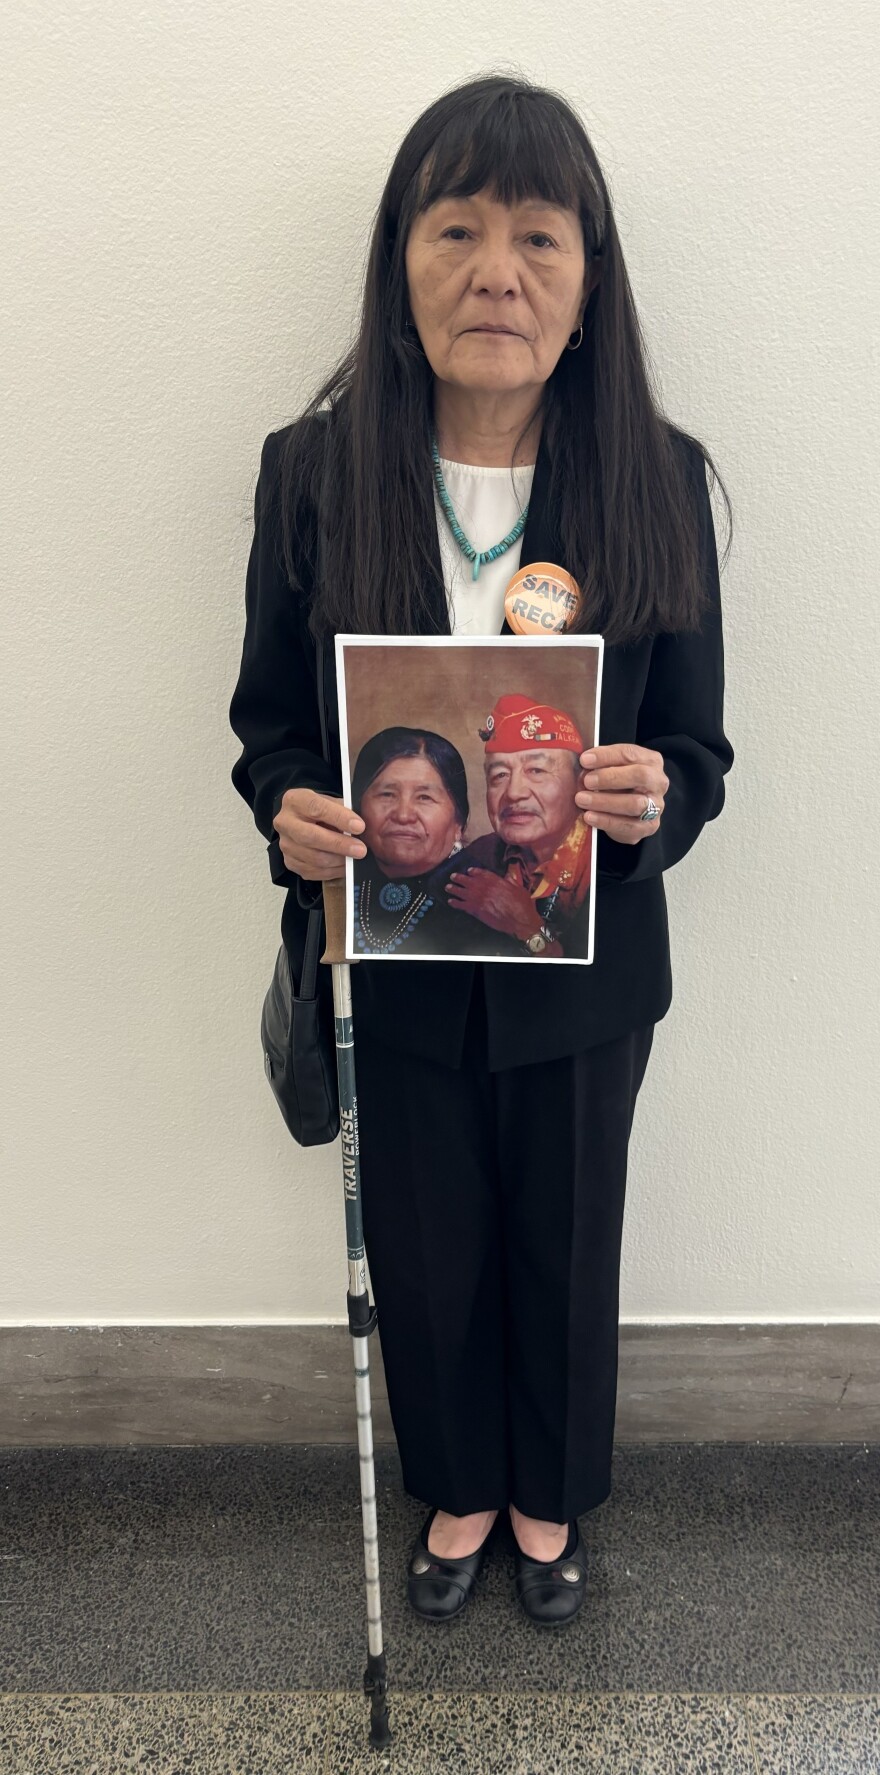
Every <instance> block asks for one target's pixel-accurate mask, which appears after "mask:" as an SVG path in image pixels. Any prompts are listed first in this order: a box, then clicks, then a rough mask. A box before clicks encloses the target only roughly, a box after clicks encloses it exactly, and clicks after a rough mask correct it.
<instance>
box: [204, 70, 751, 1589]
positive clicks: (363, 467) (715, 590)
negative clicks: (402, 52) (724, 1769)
mask: <svg viewBox="0 0 880 1775" xmlns="http://www.w3.org/2000/svg"><path fill="white" fill-rule="evenodd" d="M707 462H708V463H709V465H710V467H712V468H713V469H714V464H712V462H711V457H709V456H708V453H707V452H706V451H705V450H704V449H703V448H702V446H701V445H700V444H698V443H697V442H696V440H694V439H693V438H691V437H690V436H689V435H688V434H686V433H684V432H682V431H680V430H678V429H677V428H676V427H674V426H673V425H672V424H671V423H670V422H668V421H667V420H666V419H664V417H663V416H662V415H661V414H660V412H659V411H658V409H657V406H656V403H655V400H654V397H653V395H652V392H651V388H650V385H649V380H648V376H647V373H646V369H645V363H644V357H643V350H642V344H641V338H640V332H639V324H638V319H637V315H636V312H635V307H634V303H633V298H632V292H631V289H630V285H629V280H628V277H627V273H626V268H625V265H624V261H623V255H622V251H621V246H620V241H619V237H618V234H617V229H616V227H615V223H614V217H613V215H612V211H611V206H610V202H609V198H608V193H607V190H606V186H605V181H604V179H603V176H602V172H601V168H600V167H599V164H598V161H597V159H596V156H595V153H594V151H593V148H592V146H591V144H590V142H589V139H588V138H587V136H586V134H585V132H584V130H583V127H582V125H581V123H580V121H579V119H578V118H577V116H576V115H575V113H574V112H573V111H572V109H571V108H570V107H569V106H568V105H567V104H566V103H565V102H564V101H563V100H562V99H561V98H559V97H558V96H556V95H555V94H553V93H551V92H548V91H546V90H545V89H543V88H540V87H535V86H532V85H531V84H529V83H528V82H525V81H521V80H514V79H508V78H506V77H490V78H486V79H480V80H476V81H473V82H470V83H468V84H466V85H464V86H461V87H459V88H457V89H456V90H454V91H452V92H450V93H447V94H445V95H444V96H443V97H441V98H440V99H438V100H437V102H436V103H435V104H433V105H431V106H430V107H429V108H428V110H427V111H425V113H424V114H423V115H422V116H421V117H419V118H418V119H417V121H416V122H415V124H414V125H413V126H412V128H411V129H410V131H409V133H408V134H407V136H406V137H405V139H404V141H403V143H402V144H401V147H400V149H399V150H398V153H397V156H396V158H395V160H394V163H393V166H392V168H391V172H390V174H389V176H388V180H387V183H386V187H385V190H384V193H383V196H382V200H381V204H380V207H379V213H378V217H377V220H376V224H375V228H374V231H373V237H372V244H371V248H370V255H369V263H368V268H367V275H366V285H365V296H364V304H363V313H362V318H361V324H360V330H359V334H358V338H357V340H356V342H355V344H354V345H353V347H352V349H351V351H350V352H349V353H348V355H347V356H346V358H345V359H344V360H343V362H342V363H341V365H340V366H339V368H338V369H337V371H335V372H334V374H333V375H332V376H331V377H330V378H329V379H328V380H327V381H326V382H325V383H324V385H323V387H321V388H320V389H319V390H318V392H317V394H316V395H315V397H314V399H313V400H312V401H311V402H310V403H309V405H308V407H307V408H306V409H305V411H304V413H303V414H302V415H301V416H300V418H299V419H298V420H297V421H296V422H295V423H294V424H292V425H289V426H285V427H284V428H282V429H281V430H280V431H278V432H274V433H270V434H269V436H268V437H267V438H266V441H265V443H264V445H263V451H262V458H261V464H260V477H259V483H258V488H257V495H256V501H255V534H254V540H253V546H252V550H251V557H250V562H249V565H248V576H247V592H246V618H247V620H246V630H245V639H244V648H243V654H242V662H241V673H240V676H239V680H238V683H237V686H236V689H235V693H234V696H233V699H232V705H231V710H230V719H231V723H232V727H233V729H234V731H235V733H236V734H237V735H238V737H239V739H240V741H241V743H242V746H243V750H242V753H241V756H240V758H239V760H238V762H237V763H236V765H235V767H234V769H233V773H232V778H233V782H234V784H235V787H236V788H237V789H238V791H239V792H240V793H241V794H242V795H243V796H244V798H245V800H246V801H247V802H248V803H249V805H250V806H251V808H252V809H253V813H254V818H255V820H256V824H257V826H258V828H259V830H260V831H261V832H262V834H263V836H264V837H265V838H266V839H267V840H268V843H269V854H270V866H271V870H272V876H273V879H274V880H275V881H277V882H279V883H280V884H282V885H283V886H285V887H286V888H287V889H288V892H287V896H286V902H285V909H284V915H283V919H282V932H283V934H284V940H285V942H286V943H287V944H288V947H289V948H290V949H291V953H292V954H293V953H295V951H296V947H297V934H298V929H299V925H300V922H301V920H302V918H303V917H304V908H307V907H308V906H310V905H312V904H313V903H314V902H315V901H316V900H317V899H318V898H320V894H321V891H322V885H321V884H322V883H323V882H324V881H327V880H333V879H336V878H337V877H339V876H341V875H342V873H343V870H344V859H345V857H346V855H348V856H352V857H363V856H364V854H365V846H364V845H363V843H362V842H361V840H360V838H359V837H358V834H359V833H360V832H361V831H362V830H363V822H362V821H361V820H360V819H359V818H358V816H357V815H356V813H355V812H354V811H353V810H351V809H348V808H346V807H344V806H343V805H342V803H341V801H340V800H339V796H340V793H341V771H340V763H339V736H338V719H337V712H336V701H335V692H334V686H333V682H332V673H331V671H330V670H329V668H328V670H327V671H326V672H325V673H324V680H325V681H324V682H323V683H322V684H321V685H318V684H317V683H316V671H315V660H316V650H315V636H316V635H317V634H320V633H323V634H325V635H328V634H332V633H333V632H334V631H341V630H348V631H356V632H364V633H371V634H411V633H421V634H448V633H450V632H455V633H456V634H458V633H464V634H472V635H479V634H498V633H499V632H509V631H508V630H507V624H506V622H505V620H504V590H505V587H506V585H507V583H508V581H509V579H510V577H511V576H512V574H513V573H514V572H515V571H516V569H517V568H518V566H519V565H520V564H522V565H526V564H528V563H529V562H532V561H550V562H555V563H557V564H558V565H560V566H562V567H564V568H566V569H567V570H568V571H569V572H570V573H571V574H572V575H573V577H574V579H575V581H576V582H577V584H578V585H579V587H580V588H581V592H582V599H581V603H580V608H579V610H578V612H577V614H576V616H575V618H574V620H573V621H572V622H571V623H570V625H569V626H570V627H571V628H572V629H573V630H575V631H587V632H591V633H595V632H601V633H602V634H603V635H604V637H605V660H604V670H603V693H602V712H601V721H602V734H603V744H602V745H601V746H600V747H599V748H598V749H597V750H596V751H595V752H593V753H585V754H584V755H583V756H582V758H581V761H580V762H581V765H582V767H583V770H584V778H583V788H582V789H581V790H580V791H579V793H578V797H577V801H578V805H579V806H580V807H581V809H582V810H583V817H584V819H585V820H586V821H587V822H588V823H589V824H590V825H591V826H595V827H596V828H597V829H598V840H597V875H596V910H595V951H596V953H595V961H594V962H593V964H592V965H591V966H590V967H589V968H584V967H575V966H572V967H555V968H541V967H536V968H532V967H529V966H523V965H522V964H505V963H504V962H489V963H486V964H482V963H470V962H460V963H458V962H451V963H431V964H426V963H424V962H413V963H408V962H406V961H404V960H400V961H396V962H395V963H394V964H393V965H386V964H385V963H382V964H379V965H376V964H373V965H371V964H370V962H369V960H366V961H364V962H363V963H362V964H359V965H358V966H357V967H356V968H354V969H353V971H352V988H353V994H354V1012H355V1019H356V1027H357V1031H358V1108H359V1117H360V1132H361V1163H362V1192H363V1210H364V1224H365V1240H366V1250H367V1257H368V1260H369V1265H370V1273H371V1277H372V1281H373V1286H374V1291H375V1298H376V1304H377V1307H378V1312H379V1321H380V1325H381V1330H382V1351H383V1357H384V1363H385V1371H386V1377H387V1382H388V1391H389V1400H390V1405H391V1412H392V1418H393V1422H394V1427H395V1431H396V1434H397V1440H398V1447H399V1451H400V1456H401V1462H402V1469H403V1478H404V1483H405V1486H406V1488H407V1490H408V1491H410V1492H411V1493H412V1494H413V1495H415V1496H416V1497H418V1498H421V1499H422V1500H424V1501H426V1502H429V1503H430V1504H431V1510H430V1513H429V1515H428V1517H427V1519H426V1521H425V1523H424V1525H423V1527H422V1530H421V1533H420V1535H419V1537H418V1540H417V1543H416V1546H415V1548H414V1550H413V1554H412V1557H411V1560H410V1563H409V1569H408V1588H409V1596H410V1600H411V1602H412V1604H413V1606H414V1607H415V1608H416V1609H417V1610H418V1611H419V1612H420V1613H422V1614H423V1615H426V1616H429V1617H431V1618H433V1619H441V1618H447V1617H448V1616H450V1615H452V1614H454V1613H456V1612H457V1611H458V1609H459V1608H461V1607H462V1606H464V1603H465V1602H466V1600H467V1597H468V1595H469V1593H470V1591H471V1590H472V1588H473V1584H474V1581H475V1578H476V1575H477V1573H478V1571H479V1569H480V1566H481V1564H482V1561H483V1559H484V1557H485V1552H486V1548H487V1545H488V1542H489V1540H490V1538H491V1533H492V1528H493V1525H494V1523H495V1521H496V1519H497V1518H498V1515H499V1513H500V1512H506V1511H509V1513H510V1519H511V1524H512V1528H513V1533H514V1537H515V1542H516V1584H517V1594H518V1595H519V1597H520V1601H521V1603H522V1605H523V1607H524V1609H525V1610H526V1612H527V1613H528V1614H529V1615H530V1617H531V1618H532V1619H534V1620H536V1621H539V1622H544V1623H555V1624H558V1623H561V1622H563V1621H567V1620H570V1619H571V1618H572V1616H573V1615H574V1614H575V1613H576V1612H577V1610H578V1608H579V1607H580V1605H581V1603H582V1601H583V1596H584V1589H585V1583H586V1564H585V1556H584V1550H583V1544H582V1541H581V1538H580V1532H579V1527H578V1520H577V1519H578V1517H579V1516H581V1515H583V1514H584V1513H585V1512H587V1511H589V1510H592V1509H594V1508H595V1507H596V1506H597V1505H598V1504H600V1503H602V1501H603V1500H604V1499H605V1498H606V1497H607V1496H608V1493H609V1491H610V1486H611V1476H610V1470H611V1456H612V1443H613V1429H614V1416H615V1405H616V1385H617V1333H618V1283H619V1266H620V1248H621V1236H622V1223H623V1208H624V1193H625V1182H626V1163H627V1148H628V1141H629V1135H630V1130H631V1126H632V1119H633V1112H634V1109H635V1103H636V1097H637V1094H638V1091H639V1088H640V1085H641V1082H642V1078H643V1076H644V1072H645V1068H646V1066H647V1062H648V1056H649V1053H650V1049H651V1043H652V1040H653V1034H654V1026H655V1024H656V1022H657V1021H658V1020H659V1019H660V1018H662V1017H663V1016H665V1014H666V1012H667V1010H668V1009H669V1005H670V1002H671V991H672V986H671V972H670V959H669V941H668V926H667V917H666V904H665V894H664V888H663V874H664V871H665V870H667V869H669V868H672V867H673V866H674V865H675V864H676V863H678V862H679V861H680V860H681V858H682V857H684V856H685V855H686V853H687V852H688V851H689V850H690V849H691V847H692V846H693V844H694V842H695V841H696V839H697V837H698V836H699V834H700V832H701V830H702V828H703V826H704V824H705V823H706V822H707V821H709V820H712V819H715V818H716V816H717V815H718V814H719V813H720V811H721V808H722V806H723V803H724V776H725V774H726V773H727V771H729V769H730V767H731V764H732V762H733V750H732V747H731V745H730V743H729V741H728V739H727V737H726V735H725V733H724V729H723V693H724V665H723V644H722V624H721V604H720V594H719V578H718V562H717V555H716V549H715V536H714V529H713V524H712V514H711V507H710V503H709V495H708V490H707V484H706V472H705V468H706V463H707ZM725 498H726V495H725ZM319 513H320V516H319ZM319 532H320V551H319V548H318V542H319ZM319 553H320V561H321V568H320V571H318V569H317V565H316V563H317V560H318V555H319ZM328 652H332V650H329V649H327V648H325V649H324V652H323V657H324V658H325V659H326V657H327V654H328ZM321 697H323V698H324V700H325V705H326V709H327V715H328V724H329V734H330V750H331V759H330V762H329V763H325V762H324V760H323V757H322V749H321V737H320V736H321V719H320V712H319V708H320V705H319V698H321ZM326 972H329V970H326ZM327 984H328V987H329V982H328V983H327Z"/></svg>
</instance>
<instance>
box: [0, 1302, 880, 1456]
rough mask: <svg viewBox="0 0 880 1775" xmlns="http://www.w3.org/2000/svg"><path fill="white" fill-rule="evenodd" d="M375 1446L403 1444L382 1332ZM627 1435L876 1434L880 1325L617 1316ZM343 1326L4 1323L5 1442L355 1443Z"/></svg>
mask: <svg viewBox="0 0 880 1775" xmlns="http://www.w3.org/2000/svg"><path fill="white" fill-rule="evenodd" d="M370 1361H371V1373H372V1392H373V1423H374V1435H375V1438H376V1441H377V1442H388V1441H393V1440H394V1432H393V1429H392V1425H391V1420H390V1417H389V1413H388V1401H387V1396H386V1392H385V1381H384V1375H383V1371H382V1355H381V1347H380V1344H379V1340H378V1337H376V1336H374V1337H372V1338H371V1339H370ZM615 1435H616V1440H617V1441H618V1442H630V1443H633V1442H636V1443H637V1442H650V1443H657V1442H755V1441H759V1442H795V1443H831V1442H858V1443H861V1442H875V1443H876V1442H878V1441H880V1324H868V1325H846V1324H829V1325H774V1324H763V1325H690V1324H682V1325H622V1326H621V1328H620V1363H619V1374H618V1407H617V1419H616V1426H615ZM354 1440H355V1416H354V1384H353V1377H352V1352H351V1340H350V1338H349V1334H348V1331H347V1329H346V1328H345V1327H342V1326H334V1325H246V1326H225V1325H218V1326H175V1325H169V1326H130V1325H125V1326H107V1327H96V1326H49V1327H46V1326H43V1327H36V1328H33V1329H28V1328H27V1327H18V1326H16V1327H9V1328H6V1329H2V1328H0V1447H4V1448H20V1447H56V1446H66V1447H69V1446H71V1445H83V1446H86V1445H94V1444H98V1445H104V1446H126V1447H128V1446H131V1445H133V1444H157V1445H163V1444H168V1445H181V1444H186V1445H192V1444H195V1445H204V1444H208V1443H259V1442H281V1443H284V1442H312V1443H314V1442H353V1441H354Z"/></svg>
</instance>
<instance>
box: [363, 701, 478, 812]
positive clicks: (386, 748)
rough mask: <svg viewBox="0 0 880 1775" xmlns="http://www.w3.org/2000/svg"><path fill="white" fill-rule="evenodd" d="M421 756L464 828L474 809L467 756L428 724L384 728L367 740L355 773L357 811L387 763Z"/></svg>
mask: <svg viewBox="0 0 880 1775" xmlns="http://www.w3.org/2000/svg"><path fill="white" fill-rule="evenodd" d="M421 757H424V758H427V760H428V762H429V764H433V766H434V769H435V770H436V771H437V773H438V775H439V777H440V778H441V780H442V783H443V787H444V789H445V790H446V793H447V795H448V796H449V799H450V801H451V802H452V805H453V807H454V808H455V817H456V819H457V820H458V823H459V825H460V826H461V829H462V831H464V828H465V826H466V825H467V823H468V820H469V818H470V811H471V810H470V803H469V801H468V786H467V771H466V770H465V767H464V759H463V758H462V755H461V753H460V752H459V751H458V749H457V747H455V746H454V745H453V744H452V741H451V740H445V739H444V738H443V735H442V734H440V733H432V732H431V730H430V728H428V727H383V728H382V731H381V733H374V734H372V735H371V736H370V738H369V739H368V740H366V741H365V743H364V744H363V745H362V746H361V749H360V751H359V753H358V755H357V762H356V764H355V767H354V770H353V771H352V776H351V801H352V806H353V808H354V810H355V812H356V813H360V811H361V796H362V795H363V794H364V793H365V791H366V790H367V789H369V787H370V784H371V783H374V782H375V780H376V778H377V776H378V775H379V772H380V771H381V770H384V769H385V766H386V764H391V763H392V761H393V760H394V759H395V758H421Z"/></svg>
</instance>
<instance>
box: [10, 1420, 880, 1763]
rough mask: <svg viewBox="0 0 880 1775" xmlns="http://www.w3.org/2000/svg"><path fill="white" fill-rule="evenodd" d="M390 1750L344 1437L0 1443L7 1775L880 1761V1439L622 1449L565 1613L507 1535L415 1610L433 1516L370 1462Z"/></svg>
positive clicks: (380, 1463)
mask: <svg viewBox="0 0 880 1775" xmlns="http://www.w3.org/2000/svg"><path fill="white" fill-rule="evenodd" d="M377 1479H378V1494H379V1516H380V1536H381V1557H382V1578H383V1613H384V1619H385V1633H386V1646H387V1653H388V1664H389V1683H390V1712H391V1721H392V1727H393V1729H394V1743H393V1747H392V1750H391V1752H390V1753H389V1754H388V1756H387V1757H386V1756H383V1755H376V1754H375V1753H370V1752H369V1751H368V1750H367V1749H366V1719H367V1715H366V1704H365V1702H364V1698H363V1695H362V1693H361V1680H362V1673H363V1665H364V1653H365V1649H366V1639H365V1623H364V1603H363V1563H362V1548H361V1541H360V1510H359V1502H358V1480H357V1453H356V1450H354V1449H353V1448H350V1447H332V1446H331V1447H327V1446H325V1447H321V1448H303V1447H284V1446H278V1445H273V1446H266V1445H260V1446H257V1447H228V1448H222V1447H221V1448H218V1447H208V1448H204V1447H203V1448H197V1449H186V1448H155V1449H146V1448H136V1449H88V1448H79V1449H70V1450H65V1449H17V1450H9V1451H6V1452H3V1453H0V1687H2V1689H3V1690H4V1691H5V1694H3V1695H0V1771H2V1775H56V1771H59V1772H60V1771H65V1772H69V1775H73V1772H74V1771H75V1772H76V1775H80V1772H82V1775H128V1771H129V1770H131V1771H134V1770H143V1769H145V1768H149V1769H150V1771H151V1775H158V1772H161V1775H178V1772H180V1775H183V1772H184V1771H186V1775H209V1772H210V1775H227V1772H229V1775H231V1772H232V1771H235V1775H269V1772H270V1771H271V1772H272V1775H276V1772H280V1771H300V1770H302V1771H304V1772H306V1771H313V1770H314V1771H321V1775H348V1772H349V1771H350V1772H351V1775H358V1772H359V1771H361V1770H362V1769H363V1770H366V1769H371V1770H377V1769H381V1768H382V1767H383V1766H387V1767H388V1768H389V1769H393V1770H396V1771H400V1772H401V1775H404V1772H405V1775H410V1772H413V1775H415V1772H416V1771H419V1772H420V1775H421V1772H425V1775H433V1771H435V1770H437V1771H445V1770H447V1769H448V1770H455V1771H462V1772H464V1775H466V1772H468V1771H471V1770H473V1771H474V1772H475V1775H476V1772H477V1771H479V1772H480V1775H484V1772H485V1771H495V1770H499V1771H500V1770H502V1769H503V1770H504V1771H505V1775H555V1772H556V1771H563V1770H564V1771H578V1772H579V1775H581V1772H582V1775H593V1772H594V1771H595V1772H596V1775H599V1772H600V1771H601V1772H602V1775H605V1771H610V1770H612V1769H613V1770H614V1771H615V1775H622V1772H625V1775H630V1772H636V1771H639V1772H642V1771H643V1772H644V1775H673V1771H674V1775H690V1772H691V1771H698V1770H699V1771H707V1772H711V1775H716V1772H717V1775H728V1772H729V1775H739V1772H740V1771H743V1772H746V1771H748V1772H749V1775H754V1772H755V1771H756V1770H759V1771H762V1772H763V1771H767V1775H782V1772H783V1771H785V1772H786V1775H789V1772H790V1775H813V1771H815V1772H816V1775H820V1772H821V1775H837V1772H838V1771H841V1772H842V1771H844V1770H845V1771H847V1775H863V1772H873V1775H880V1582H878V1580H880V1450H876V1449H873V1448H871V1449H869V1448H866V1447H864V1446H859V1445H839V1446H836V1447H834V1446H832V1447H828V1446H823V1447H816V1448H798V1447H793V1446H791V1445H784V1446H782V1445H770V1446H766V1445H764V1446H762V1445H730V1444H702V1445H701V1444H682V1445H678V1446H676V1445H669V1444H666V1445H663V1446H661V1447H656V1448H650V1447H644V1446H640V1447H628V1446H624V1447H619V1448H618V1449H617V1451H616V1453H615V1465H614V1485H613V1491H612V1494H611V1497H610V1498H609V1499H608V1500H607V1502H606V1503H605V1504H603V1505H602V1506H601V1508H600V1509H599V1510H597V1511H594V1512H592V1513H591V1514H590V1515H589V1516H586V1517H584V1518H583V1519H582V1528H583V1532H584V1540H585V1544H586V1547H587V1553H588V1558H589V1561H590V1567H591V1574H592V1577H591V1586H590V1590H589V1594H588V1599H587V1602H586V1604H585V1607H584V1609H583V1611H582V1613H581V1615H580V1616H579V1617H578V1619H577V1621H576V1622H574V1623H573V1624H572V1626H571V1627H570V1628H567V1629H565V1630H564V1632H562V1633H557V1634H548V1633H546V1632H542V1631H541V1630H540V1629H538V1628H535V1627H533V1626H532V1625H531V1623H530V1622H528V1621H527V1620H526V1619H525V1618H524V1617H523V1616H522V1615H521V1614H520V1613H519V1611H518V1609H517V1606H516V1603H515V1600H514V1597H513V1594H512V1559H511V1553H510V1548H509V1545H507V1544H506V1542H505V1540H504V1539H503V1538H502V1539H501V1540H500V1541H499V1543H498V1545H497V1548H496V1550H495V1552H494V1553H493V1556H492V1559H491V1561H490V1562H489V1564H488V1565H487V1568H486V1569H485V1571H484V1573H483V1575H482V1577H481V1580H480V1584H479V1586H478V1591H477V1594H476V1595H475V1597H474V1599H473V1600H472V1602H471V1604H470V1606H469V1608H468V1611H467V1613H466V1614H465V1615H464V1616H463V1617H462V1618H461V1619H460V1620H457V1621H454V1622H450V1623H449V1624H448V1625H447V1626H445V1627H440V1628H438V1627H435V1626H432V1625H431V1624H429V1623H427V1622H424V1621H421V1620H420V1619H419V1618H418V1617H417V1616H415V1615H414V1614H413V1613H412V1611H411V1610H410V1609H409V1606H408V1604H407V1601H406V1593H405V1583H404V1576H403V1574H404V1566H405V1561H406V1556H407V1553H408V1550H409V1546H410V1543H411V1540H412V1538H413V1536H414V1535H415V1533H416V1530H417V1528H418V1526H419V1523H420V1522H421V1520H422V1516H423V1514H424V1506H423V1504H422V1503H420V1502H419V1501H417V1500H415V1499H412V1498H409V1497H407V1495H406V1494H405V1493H404V1492H403V1491H402V1489H401V1486H400V1481H399V1469H398V1466H397V1460H396V1455H395V1454H394V1451H393V1450H392V1449H383V1450H381V1451H380V1453H379V1456H378V1460H377Z"/></svg>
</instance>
